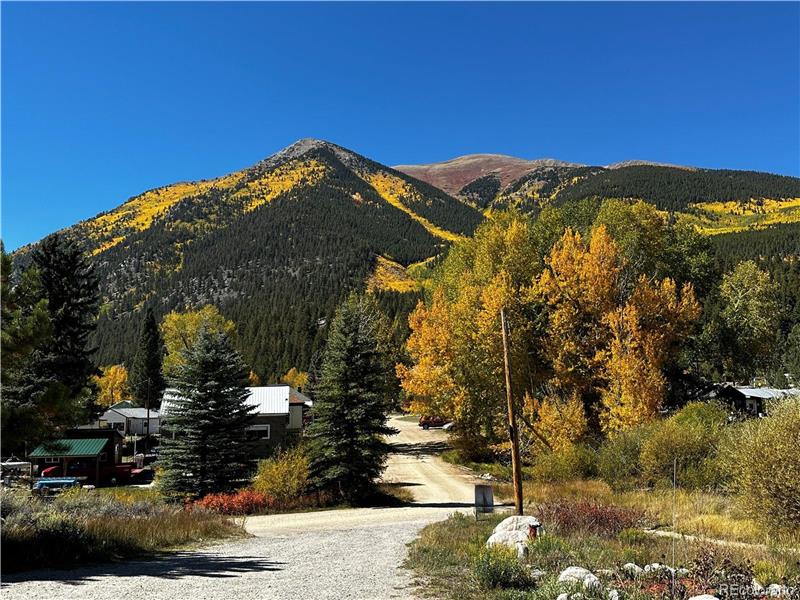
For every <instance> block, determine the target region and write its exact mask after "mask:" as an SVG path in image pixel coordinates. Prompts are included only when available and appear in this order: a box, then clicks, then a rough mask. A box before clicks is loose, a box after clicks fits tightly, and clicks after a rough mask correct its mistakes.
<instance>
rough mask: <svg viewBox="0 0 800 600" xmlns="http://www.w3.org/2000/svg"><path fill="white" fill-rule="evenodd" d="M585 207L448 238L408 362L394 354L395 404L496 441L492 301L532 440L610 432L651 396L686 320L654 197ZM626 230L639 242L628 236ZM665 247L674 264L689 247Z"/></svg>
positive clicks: (498, 388)
mask: <svg viewBox="0 0 800 600" xmlns="http://www.w3.org/2000/svg"><path fill="white" fill-rule="evenodd" d="M611 211H613V212H614V213H615V214H618V213H620V212H622V211H624V212H625V219H622V220H620V219H617V220H616V223H617V225H618V226H617V230H618V234H617V235H618V236H619V237H620V239H621V243H620V242H618V241H617V240H616V239H615V237H614V235H612V233H611V232H610V231H609V229H608V228H607V227H606V225H605V224H604V222H603V221H604V218H605V217H606V216H607V215H608V213H609V212H611ZM557 212H558V211H557ZM596 215H597V216H596V218H595V219H594V220H593V221H592V222H591V223H589V224H588V225H586V226H581V224H580V223H579V222H578V219H576V218H575V216H574V215H569V214H568V213H566V212H564V211H561V212H560V213H559V214H557V215H556V214H553V213H552V211H551V212H550V213H549V214H544V215H543V216H540V217H539V219H538V220H536V221H534V220H533V219H531V218H530V217H529V216H526V215H524V214H521V213H519V212H516V211H511V212H500V213H495V214H494V215H493V216H492V217H491V218H490V219H489V220H488V221H487V222H486V223H485V224H484V225H482V226H481V227H480V228H479V229H478V231H477V232H476V234H475V236H474V238H472V239H469V240H466V241H464V242H461V243H458V244H456V245H455V246H454V247H453V248H452V249H451V250H450V252H449V254H448V255H447V257H446V258H445V259H444V261H443V262H442V264H441V266H440V267H439V268H438V269H437V270H436V272H435V274H434V276H433V277H432V279H431V282H430V290H429V291H428V295H427V298H426V300H425V301H421V302H420V303H419V304H418V305H417V308H416V309H415V310H414V312H413V313H412V314H411V316H410V319H409V324H410V328H411V334H410V336H409V338H408V342H407V351H408V355H409V357H410V362H409V363H408V364H399V365H398V366H397V374H398V377H399V378H400V381H401V386H402V389H403V390H404V391H405V394H406V396H407V398H408V405H409V408H410V409H411V410H412V411H414V412H417V413H419V414H441V415H444V416H446V417H449V418H453V419H455V420H456V421H457V422H458V424H459V434H458V435H459V438H461V442H463V444H462V446H463V448H462V449H463V450H464V451H466V452H468V453H469V452H472V453H475V454H476V455H480V454H481V453H482V452H485V451H486V450H487V449H488V448H492V447H493V448H495V449H496V450H497V449H499V450H502V449H503V448H505V446H506V443H505V405H504V402H503V398H504V389H505V388H504V383H503V370H502V367H503V360H502V347H501V339H500V337H501V330H500V324H499V311H500V308H501V307H503V308H505V310H506V312H507V314H508V315H509V322H510V324H511V340H512V348H511V355H512V374H513V387H514V393H515V396H516V399H517V404H518V407H519V412H520V417H521V421H522V423H523V435H524V436H527V438H529V439H530V441H531V443H530V444H528V446H527V447H528V448H530V450H531V451H532V452H536V451H537V450H536V449H537V448H538V449H540V450H542V449H549V450H556V449H559V448H564V447H567V446H569V445H570V444H572V443H574V442H577V441H580V440H583V439H585V438H587V437H596V436H604V435H614V434H615V433H616V432H620V431H625V430H628V429H630V428H632V427H635V426H637V425H640V424H643V423H646V422H648V421H650V420H652V419H654V418H655V417H656V416H657V415H658V413H659V411H660V410H661V409H662V408H664V407H665V404H666V402H667V400H668V387H669V381H668V373H667V372H668V371H669V367H671V366H675V365H677V364H678V363H679V362H680V360H681V359H682V358H683V357H684V355H683V352H684V350H685V348H686V346H687V344H688V341H689V339H690V336H691V335H692V334H693V333H696V332H697V330H698V320H699V317H700V312H701V305H700V303H699V302H698V300H697V298H696V295H695V292H694V284H693V282H692V281H691V280H690V279H687V278H683V280H682V281H680V282H679V283H678V282H676V280H675V279H673V278H672V277H669V276H667V274H666V273H665V271H666V270H667V269H668V268H669V266H668V265H663V264H659V263H660V262H661V261H662V257H661V253H662V252H664V251H665V250H666V249H667V248H668V247H669V246H674V245H675V243H674V240H673V239H672V233H673V227H672V226H671V225H669V224H668V223H667V221H666V219H665V217H664V216H663V215H662V214H661V213H659V212H658V211H657V210H656V209H655V208H653V207H652V206H649V205H646V204H644V203H638V204H631V203H621V202H618V201H613V202H612V201H610V202H609V204H608V205H604V206H603V207H602V208H600V210H599V211H597V212H596ZM554 217H556V218H554ZM565 220H566V222H569V221H573V222H575V227H576V228H575V229H573V227H572V226H570V225H569V224H567V226H566V227H564V224H565ZM559 229H561V233H560V235H559V234H558V230H559ZM579 229H583V232H581V231H579ZM634 231H645V232H647V234H648V235H650V236H651V238H650V239H649V240H648V243H647V244H645V243H642V240H631V239H630V238H631V236H630V235H629V234H630V233H631V232H634ZM553 239H555V242H554V243H552V244H550V243H549V242H550V240H553ZM548 246H549V247H548ZM545 248H546V250H545ZM673 258H674V264H675V265H678V266H680V265H681V264H682V263H684V262H686V261H688V260H690V259H694V258H696V257H690V256H680V251H679V249H675V256H673ZM676 271H678V272H679V273H682V272H685V269H681V268H677V269H676ZM679 277H680V275H679ZM671 372H672V371H670V373H671Z"/></svg>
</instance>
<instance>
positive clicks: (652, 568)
mask: <svg viewBox="0 0 800 600" xmlns="http://www.w3.org/2000/svg"><path fill="white" fill-rule="evenodd" d="M663 568H664V565H662V564H661V563H650V564H649V565H645V566H644V572H645V573H657V572H658V571H660V570H661V569H663Z"/></svg>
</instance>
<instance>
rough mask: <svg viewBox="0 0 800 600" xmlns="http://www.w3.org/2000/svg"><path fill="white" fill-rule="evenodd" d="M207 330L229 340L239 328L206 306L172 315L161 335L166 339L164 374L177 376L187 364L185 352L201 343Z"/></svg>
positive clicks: (214, 309)
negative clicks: (184, 359)
mask: <svg viewBox="0 0 800 600" xmlns="http://www.w3.org/2000/svg"><path fill="white" fill-rule="evenodd" d="M203 329H207V330H209V331H216V332H218V333H224V334H225V335H226V336H228V337H233V336H234V335H236V325H235V324H234V323H233V321H229V320H228V319H226V318H225V316H224V315H223V314H222V313H221V312H219V309H218V308H217V307H216V306H214V305H212V304H206V305H205V306H203V307H202V308H199V309H197V310H188V311H186V312H174V311H173V312H171V313H168V314H166V315H164V319H163V320H162V321H161V335H162V336H163V339H164V346H165V348H166V351H167V353H166V356H165V357H164V374H165V375H166V376H167V377H172V376H174V375H175V374H176V373H177V372H178V370H179V368H180V367H181V364H182V362H183V356H184V351H185V350H186V349H188V348H191V347H192V346H193V345H194V343H195V342H196V341H197V338H198V336H199V335H200V331H202V330H203Z"/></svg>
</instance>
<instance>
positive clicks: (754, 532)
mask: <svg viewBox="0 0 800 600" xmlns="http://www.w3.org/2000/svg"><path fill="white" fill-rule="evenodd" d="M495 493H496V494H497V495H498V497H500V498H511V497H512V489H511V485H510V484H506V483H500V484H498V485H496V486H495ZM523 493H524V498H525V502H526V503H527V504H536V503H539V502H544V501H546V500H548V499H552V498H554V497H555V498H583V499H589V500H592V501H595V502H600V503H603V504H608V505H613V506H622V507H627V508H635V509H640V510H643V511H645V512H646V513H647V514H648V515H650V517H651V519H652V520H653V526H654V527H658V528H662V529H665V530H669V531H675V532H677V533H682V534H686V535H694V536H698V537H707V538H714V539H719V540H724V541H730V542H744V543H749V544H764V545H767V546H770V547H774V548H787V549H788V548H800V537H798V535H797V533H792V532H789V531H788V530H787V531H785V532H776V531H771V530H769V529H767V528H765V527H763V526H762V525H759V524H758V523H756V522H755V521H753V520H752V519H749V518H747V517H745V516H743V515H742V514H741V513H740V512H739V510H738V509H737V506H736V504H735V502H734V499H732V498H730V497H729V496H724V495H722V494H714V493H709V492H700V491H689V490H680V489H679V490H676V491H675V492H674V493H673V491H672V490H660V489H655V490H635V491H630V492H615V491H613V490H612V489H611V488H610V487H609V486H608V485H607V484H606V483H604V482H603V481H599V480H577V481H569V482H563V483H538V482H532V481H526V482H524V484H523ZM673 522H674V526H673ZM798 558H800V557H798Z"/></svg>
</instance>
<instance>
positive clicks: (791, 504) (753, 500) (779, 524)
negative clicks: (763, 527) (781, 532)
mask: <svg viewBox="0 0 800 600" xmlns="http://www.w3.org/2000/svg"><path fill="white" fill-rule="evenodd" d="M737 433H739V435H737V436H729V437H728V438H727V439H726V443H725V446H724V447H723V449H722V450H721V453H722V454H723V455H727V456H728V457H729V458H728V459H727V460H726V461H725V463H726V464H727V465H729V466H730V468H731V469H732V470H733V472H732V479H731V481H730V483H729V490H730V491H731V492H733V493H736V494H738V495H739V503H740V505H741V507H742V509H743V510H744V511H745V512H746V513H747V514H748V515H750V516H751V517H753V518H754V519H755V520H757V521H761V522H766V523H768V524H770V525H772V526H774V527H775V528H776V529H779V528H782V529H786V528H787V527H789V528H792V529H794V530H800V460H798V448H800V401H798V400H796V399H789V400H785V401H783V402H781V403H779V404H777V405H776V406H775V407H774V408H773V409H772V410H771V412H770V416H768V417H765V418H763V419H758V420H752V421H748V422H747V423H745V424H743V426H742V427H741V428H740V429H739V430H737Z"/></svg>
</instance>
